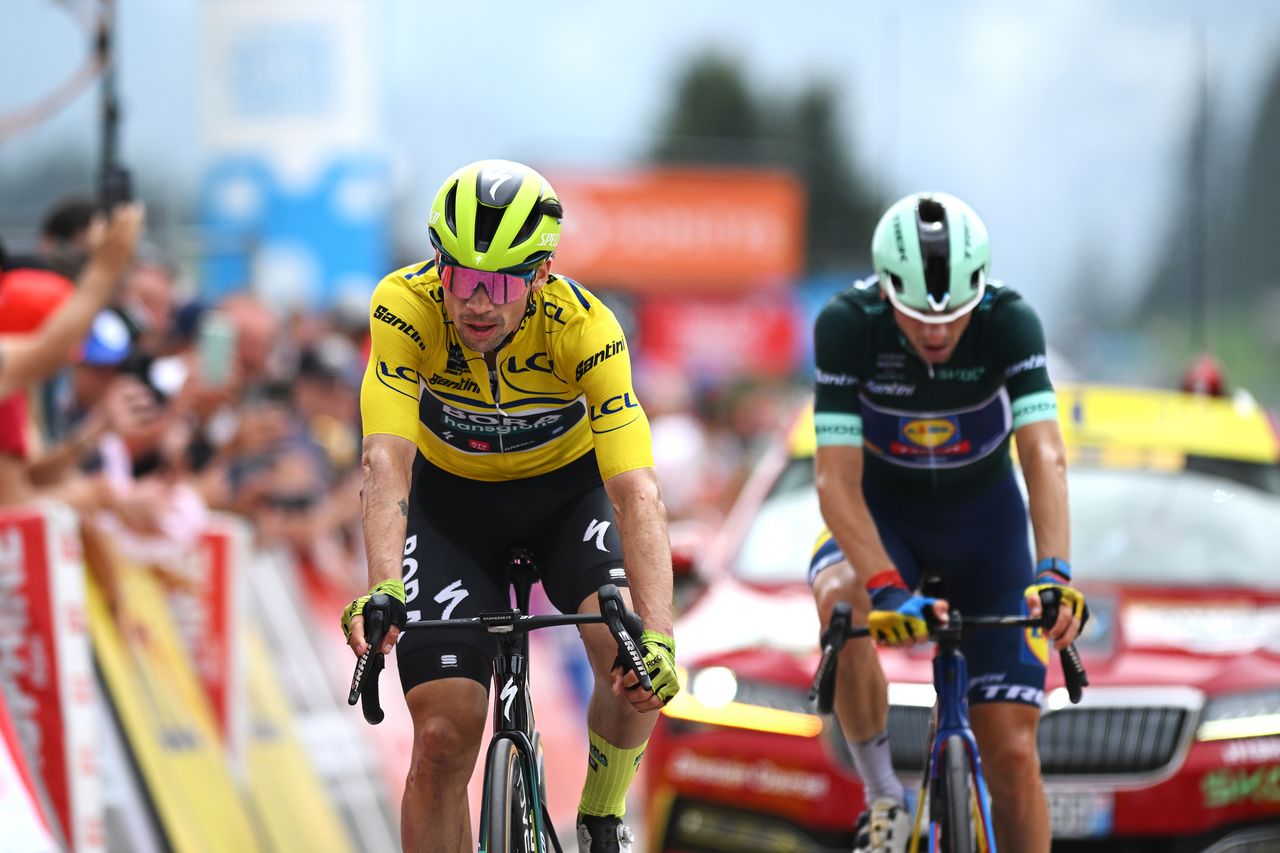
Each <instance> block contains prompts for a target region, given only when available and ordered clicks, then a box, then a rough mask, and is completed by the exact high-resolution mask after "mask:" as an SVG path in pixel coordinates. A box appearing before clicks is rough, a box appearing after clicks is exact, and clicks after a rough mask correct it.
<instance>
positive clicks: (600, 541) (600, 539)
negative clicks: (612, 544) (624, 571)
mask: <svg viewBox="0 0 1280 853" xmlns="http://www.w3.org/2000/svg"><path fill="white" fill-rule="evenodd" d="M608 529H609V522H607V521H601V520H600V519H598V518H593V519H591V523H590V524H588V525H587V532H586V533H584V534H582V541H583V542H588V541H590V539H591V537H592V536H594V537H595V538H596V547H597V548H599V549H600V550H601V551H604V552H605V553H606V554H608V553H609V549H608V548H606V547H604V534H605V532H606V531H608Z"/></svg>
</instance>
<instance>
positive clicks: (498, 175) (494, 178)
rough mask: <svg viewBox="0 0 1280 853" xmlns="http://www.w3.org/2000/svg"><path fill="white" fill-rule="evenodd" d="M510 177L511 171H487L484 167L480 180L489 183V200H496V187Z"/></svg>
mask: <svg viewBox="0 0 1280 853" xmlns="http://www.w3.org/2000/svg"><path fill="white" fill-rule="evenodd" d="M511 179H512V175H511V173H510V172H508V171H506V170H497V169H495V170H494V171H489V170H488V169H486V170H485V172H484V176H483V177H482V178H481V181H482V182H486V183H489V200H490V201H495V202H496V201H497V200H498V188H499V187H501V186H502V185H503V184H505V183H506V182H507V181H509V180H511Z"/></svg>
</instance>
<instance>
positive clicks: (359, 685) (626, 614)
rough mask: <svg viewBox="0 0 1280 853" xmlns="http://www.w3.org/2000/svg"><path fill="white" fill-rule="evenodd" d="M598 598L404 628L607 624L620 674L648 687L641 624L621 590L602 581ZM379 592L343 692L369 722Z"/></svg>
mask: <svg viewBox="0 0 1280 853" xmlns="http://www.w3.org/2000/svg"><path fill="white" fill-rule="evenodd" d="M597 595H598V597H599V601H600V612H599V613H598V614H597V613H566V614H561V615H557V616H527V615H525V614H523V613H521V612H520V611H519V610H515V609H507V610H486V611H484V612H482V613H481V614H480V615H479V616H471V617H467V618H464V619H429V620H426V621H422V622H410V623H408V624H407V625H405V627H404V629H403V630H405V631H424V630H431V629H440V628H469V629H471V630H475V631H484V632H486V633H489V634H512V633H528V632H530V631H535V630H537V629H539V628H552V627H555V626H558V625H599V624H602V623H603V624H604V625H606V626H608V628H609V633H610V634H612V635H613V639H614V642H615V643H617V645H618V657H617V660H616V661H615V663H614V666H615V667H616V666H621V667H622V669H623V672H624V674H625V673H626V672H634V673H635V675H636V678H637V679H638V685H637V686H639V687H640V689H642V690H652V689H653V682H652V681H651V680H650V678H649V669H648V667H646V666H645V664H644V655H643V652H642V651H641V649H640V634H641V633H642V632H643V631H644V623H643V622H642V621H641V619H640V617H639V616H638V615H636V614H635V613H633V612H632V611H630V610H628V609H627V607H626V604H625V602H623V600H622V593H621V592H619V591H618V587H617V586H615V585H614V584H611V583H609V584H605V585H604V586H602V587H600V590H599V592H598V593H597ZM379 596H383V597H385V594H384V593H378V594H377V595H374V596H371V597H370V599H369V603H370V604H371V605H373V607H366V612H367V614H368V615H367V617H366V619H367V620H368V621H367V622H366V624H365V642H367V643H368V644H369V648H368V649H367V650H366V651H365V653H364V654H363V655H361V656H360V657H359V658H358V659H357V660H356V667H355V672H354V673H352V676H351V690H350V692H349V693H348V694H347V704H348V705H354V704H356V702H360V707H361V711H362V712H363V713H364V718H365V720H367V721H368V722H369V724H370V725H375V726H376V725H377V724H378V723H380V722H382V720H383V718H384V716H385V714H384V713H383V711H382V706H381V704H380V703H379V700H378V676H379V675H380V674H381V673H382V670H383V667H384V666H385V661H384V660H383V658H384V655H383V654H382V652H379V651H377V649H378V648H379V647H380V646H381V645H382V640H383V639H384V637H385V636H386V626H385V625H383V624H382V614H383V611H382V610H381V609H379V608H380V607H381V606H383V605H385V604H387V602H385V601H378V598H379Z"/></svg>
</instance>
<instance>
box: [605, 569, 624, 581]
mask: <svg viewBox="0 0 1280 853" xmlns="http://www.w3.org/2000/svg"><path fill="white" fill-rule="evenodd" d="M609 577H610V578H612V579H613V580H616V581H620V580H626V578H627V570H626V569H610V570H609Z"/></svg>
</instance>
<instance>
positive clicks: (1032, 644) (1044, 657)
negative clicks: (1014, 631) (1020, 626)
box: [1023, 628, 1049, 666]
mask: <svg viewBox="0 0 1280 853" xmlns="http://www.w3.org/2000/svg"><path fill="white" fill-rule="evenodd" d="M1023 638H1024V639H1025V640H1026V644H1027V645H1026V650H1027V651H1028V652H1030V653H1031V654H1032V656H1034V657H1035V659H1036V660H1038V661H1040V663H1042V664H1044V665H1045V666H1048V665H1049V638H1048V637H1047V636H1045V633H1044V632H1043V631H1041V630H1040V629H1039V628H1026V629H1024V634H1023Z"/></svg>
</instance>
